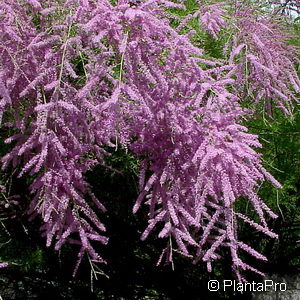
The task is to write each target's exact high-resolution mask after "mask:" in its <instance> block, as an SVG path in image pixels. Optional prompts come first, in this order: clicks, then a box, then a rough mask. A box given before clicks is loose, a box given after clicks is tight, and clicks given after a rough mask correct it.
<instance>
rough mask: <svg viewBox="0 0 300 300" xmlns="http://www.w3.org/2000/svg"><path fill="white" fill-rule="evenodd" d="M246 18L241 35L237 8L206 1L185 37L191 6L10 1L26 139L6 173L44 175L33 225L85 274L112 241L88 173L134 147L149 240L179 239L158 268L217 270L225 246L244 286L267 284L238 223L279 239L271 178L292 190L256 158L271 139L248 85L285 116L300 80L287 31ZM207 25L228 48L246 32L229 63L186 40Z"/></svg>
mask: <svg viewBox="0 0 300 300" xmlns="http://www.w3.org/2000/svg"><path fill="white" fill-rule="evenodd" d="M225 4H226V5H225ZM223 5H224V8H221V6H223ZM228 7H229V8H228ZM237 7H238V9H237V11H236V13H235V14H234V16H233V17H232V18H233V19H232V24H234V26H233V25H232V24H229V22H225V19H223V16H222V15H223V14H226V9H230V3H229V2H228V3H227V2H226V3H225V2H224V3H218V4H213V5H210V6H205V5H203V4H202V3H200V6H199V11H197V12H196V13H194V14H193V15H192V16H187V17H186V18H185V19H182V24H181V25H179V27H178V28H175V29H174V28H172V26H171V25H170V21H169V17H170V12H167V11H166V8H167V9H185V5H184V3H175V2H171V1H166V0H147V1H142V2H136V3H135V4H134V5H132V3H131V2H128V1H127V0H120V1H118V2H117V3H116V4H115V5H113V4H111V3H110V2H109V1H106V0H99V1H89V0H66V1H63V3H62V2H61V1H55V0H49V1H38V0H30V1H29V0H27V1H25V0H20V1H11V0H2V2H1V3H0V24H1V25H0V26H1V34H0V38H1V40H0V49H1V50H0V51H1V56H0V95H1V116H3V118H4V119H3V120H4V121H3V124H2V126H4V127H6V128H11V129H12V130H13V131H14V132H15V133H14V135H12V136H10V137H8V138H7V139H6V142H7V143H11V142H13V144H14V146H13V148H12V150H11V151H10V152H9V153H7V154H6V155H5V156H4V157H3V158H2V163H3V168H6V167H7V166H8V165H9V164H12V165H13V167H15V168H18V169H19V170H20V172H19V176H22V175H24V174H26V173H27V174H29V175H30V176H32V184H31V185H30V190H31V192H32V194H33V196H32V201H31V203H30V205H29V209H28V213H30V214H31V216H32V217H36V216H38V215H40V216H41V217H42V219H43V222H44V225H43V226H42V228H41V230H42V233H43V234H44V235H45V236H46V239H47V246H50V245H51V244H52V243H54V244H55V249H56V250H58V249H60V248H61V246H62V245H63V244H64V243H66V242H69V243H74V244H78V245H79V246H80V250H79V254H78V261H77V264H76V267H75V271H74V274H75V273H76V271H77V268H78V266H79V264H80V262H81V260H82V258H83V256H84V254H85V253H87V254H88V255H89V257H90V258H91V261H93V262H99V263H105V260H104V258H102V257H101V255H100V254H99V253H98V252H97V251H96V250H95V244H94V243H95V242H96V241H98V242H100V243H102V244H106V243H107V242H108V238H107V237H106V236H104V233H103V232H104V231H105V226H104V224H102V222H101V221H100V219H99V214H98V212H97V211H96V210H95V209H96V208H98V209H100V211H102V212H105V207H104V206H103V205H102V204H101V202H100V201H99V200H98V199H97V198H96V197H95V196H94V194H93V193H92V191H91V189H90V187H89V185H88V183H87V182H86V180H85V177H84V174H85V172H86V171H88V170H90V169H91V168H93V166H95V165H96V164H102V165H105V161H104V158H105V156H107V155H109V153H108V152H107V151H106V150H105V149H107V146H109V147H119V146H120V147H123V148H125V149H126V150H127V151H131V152H132V153H133V154H134V155H135V156H136V157H137V158H139V160H140V161H141V166H140V167H141V171H140V179H139V186H140V194H139V196H138V198H137V199H136V202H135V204H134V207H133V212H134V213H136V212H137V211H138V210H139V209H140V207H141V206H142V205H143V204H144V205H147V206H148V207H149V213H148V216H149V223H148V226H147V228H146V229H145V231H144V233H143V234H142V237H141V238H142V239H146V238H147V236H148V235H149V234H150V233H151V232H153V231H155V230H158V231H159V232H158V237H159V238H165V239H166V247H165V248H164V249H162V252H161V255H160V258H159V260H158V264H159V263H161V262H162V261H163V260H164V261H166V262H172V261H173V252H174V251H176V252H178V253H180V254H182V255H184V256H186V257H189V258H191V259H192V260H193V262H194V263H197V262H199V261H203V262H205V263H206V264H207V268H208V270H209V271H211V270H212V263H213V262H214V261H215V260H217V259H219V258H220V254H218V250H219V249H220V248H222V247H225V248H228V249H229V250H230V253H231V258H232V268H233V271H234V272H235V274H236V275H237V277H238V279H239V280H240V281H242V280H245V278H244V275H243V273H242V271H243V270H251V271H254V272H257V273H259V274H261V275H263V273H262V272H261V271H259V270H256V269H255V268H253V267H251V266H250V265H248V264H247V263H246V262H244V261H242V259H241V258H240V252H241V251H242V250H243V251H245V252H247V253H249V254H250V255H252V256H254V257H256V258H257V259H260V260H267V258H266V257H265V256H263V255H262V254H260V253H258V252H257V251H256V250H254V249H252V248H251V247H250V246H249V245H246V244H245V243H243V242H242V241H241V240H240V238H239V237H238V220H241V221H243V222H245V223H248V224H249V225H250V226H252V227H253V228H254V229H256V230H258V231H260V232H263V233H264V234H266V235H268V236H270V237H273V238H275V237H276V234H275V233H273V232H272V231H271V230H270V229H269V228H268V224H267V221H268V218H276V215H275V214H274V213H273V212H272V211H271V210H270V209H269V208H268V207H267V205H266V204H265V203H264V202H263V201H262V200H261V199H260V198H259V196H258V195H257V192H256V191H257V187H258V185H259V184H260V183H261V182H263V181H264V180H268V181H270V182H271V183H272V184H273V185H274V186H275V187H277V188H279V187H280V184H279V183H278V182H277V181H276V180H275V179H274V178H273V177H272V176H271V175H270V174H269V173H268V172H267V170H266V169H264V167H263V166H262V163H261V157H260V154H258V153H257V152H256V151H255V150H254V148H255V147H261V144H260V143H259V141H258V137H257V136H256V135H252V134H249V133H247V128H246V127H245V126H242V125H241V120H242V119H243V118H245V117H246V116H251V111H249V110H245V109H243V108H242V106H241V99H240V96H241V95H240V93H239V91H238V88H237V87H238V86H243V87H246V86H248V88H249V89H250V91H251V93H252V94H255V93H258V94H259V95H256V98H255V99H256V102H258V103H260V102H262V101H265V99H267V97H271V96H272V97H273V95H276V96H277V100H276V104H277V106H279V107H280V108H281V109H283V110H284V111H285V112H286V113H290V111H291V101H292V100H293V99H295V91H296V92H298V91H299V90H298V89H299V79H298V77H297V76H296V73H295V71H294V69H293V61H292V56H291V54H288V53H289V51H294V49H292V47H287V46H285V42H286V40H285V38H284V37H283V36H282V34H281V32H280V31H279V30H278V29H277V28H276V26H275V24H273V23H271V21H270V19H268V21H265V20H264V19H263V20H262V21H260V22H256V23H254V21H253V17H250V15H251V12H252V11H251V10H249V9H248V10H247V9H244V8H242V7H241V6H237ZM210 16H211V17H210ZM195 17H200V19H201V22H202V24H203V29H204V30H207V31H208V32H209V33H210V34H212V35H213V36H214V37H215V38H218V34H219V33H220V30H221V29H222V28H225V29H226V28H229V27H230V26H233V27H234V28H236V27H238V28H239V30H237V31H236V32H234V36H233V39H232V42H231V44H230V43H229V44H228V45H227V48H228V49H229V50H228V51H229V52H230V55H229V59H228V60H227V61H226V60H223V61H222V62H221V61H220V60H215V61H213V60H207V59H204V58H203V55H204V52H203V50H201V49H199V48H198V47H196V46H195V45H193V44H192V43H191V42H190V39H189V37H190V36H192V35H193V34H194V33H195V32H194V31H187V32H186V33H185V34H179V32H180V28H183V27H184V26H186V25H187V24H188V20H189V19H190V18H195ZM177 18H178V19H180V18H179V17H177ZM211 18H212V19H211ZM251 18H252V19H251ZM247 26H248V27H250V35H249V34H247V36H246V33H245V32H246V30H248V29H247V28H248V27H247ZM255 26H256V27H255ZM257 28H258V29H259V30H261V31H260V32H261V33H260V34H259V36H257V35H256V36H255V33H256V32H257V30H258V29H257ZM256 34H257V33H256ZM270 36H271V38H270ZM266 47H268V50H269V52H270V53H268V52H267V50H266ZM242 49H244V50H243V51H242ZM246 49H247V50H246ZM287 54H288V55H287ZM275 58H276V59H278V58H280V59H281V60H279V61H278V62H275V61H274V60H275ZM247 62H248V63H247ZM270 62H272V64H271V65H270V66H268V67H267V66H266V64H268V63H270ZM199 63H201V65H205V66H206V67H205V68H201V67H200V64H199ZM246 64H248V65H249V64H250V67H249V69H247V70H245V68H244V67H245V65H246ZM80 68H81V69H80ZM266 74H267V76H266ZM250 83H251V85H249V84H250ZM249 86H250V87H249ZM261 89H264V90H263V92H262V93H260V90H261ZM251 93H250V94H251ZM268 105H269V104H268ZM270 105H271V104H270ZM239 198H243V199H248V200H249V202H250V203H251V204H252V205H253V208H254V210H255V212H256V213H257V215H258V218H257V220H256V221H255V220H251V219H250V218H249V217H248V216H246V215H244V214H242V213H241V212H238V211H237V210H236V207H235V203H236V201H237V199H239Z"/></svg>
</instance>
